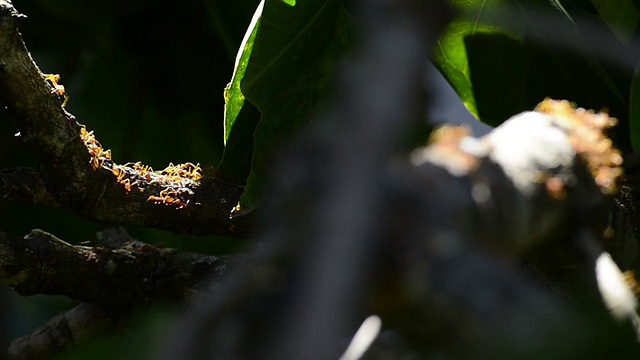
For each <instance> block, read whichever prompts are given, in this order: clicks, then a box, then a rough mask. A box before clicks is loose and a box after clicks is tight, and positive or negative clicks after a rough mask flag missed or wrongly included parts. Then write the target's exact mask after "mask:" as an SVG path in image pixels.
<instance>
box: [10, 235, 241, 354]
mask: <svg viewBox="0 0 640 360" xmlns="http://www.w3.org/2000/svg"><path fill="white" fill-rule="evenodd" d="M98 241H99V242H100V244H101V245H99V246H93V247H88V246H74V245H71V244H68V243H66V242H64V241H63V240H60V239H58V238H57V237H55V236H54V235H52V234H49V233H46V232H44V231H42V230H37V229H36V230H33V231H32V232H31V233H30V234H28V235H27V236H25V237H24V238H18V237H16V236H12V235H9V234H6V233H0V283H5V284H9V285H11V286H12V287H13V289H14V290H16V291H17V292H18V293H20V294H21V295H33V294H48V295H65V296H68V297H70V298H72V299H76V300H79V301H81V302H82V304H80V305H78V306H76V307H75V308H73V309H71V310H69V311H67V312H66V313H63V314H60V315H58V316H56V317H54V318H52V319H51V320H50V321H49V322H47V324H45V325H43V326H42V327H40V328H38V329H36V330H34V331H33V332H31V333H29V334H27V335H25V336H23V337H22V338H20V339H17V340H15V341H14V342H13V343H12V344H11V347H10V349H9V356H10V358H11V359H41V358H43V356H45V355H46V356H51V354H55V353H57V352H59V351H61V350H63V349H65V348H69V347H71V346H75V345H77V344H79V343H81V342H82V341H83V340H85V339H88V338H90V337H92V336H95V335H99V334H104V333H106V332H108V331H112V330H115V329H117V327H119V326H122V325H123V324H125V323H126V321H127V320H128V318H129V317H130V316H131V315H132V314H133V313H134V312H135V311H137V310H140V309H142V308H146V307H148V306H149V305H150V304H152V303H158V302H164V303H174V302H179V303H182V302H185V301H186V302H194V301H197V300H198V299H200V298H201V297H202V296H203V293H204V292H207V291H208V290H210V289H212V288H216V287H217V286H218V282H219V281H220V277H221V276H222V275H224V274H226V273H227V271H228V270H229V269H230V268H231V267H233V266H234V265H235V264H236V262H237V259H236V258H232V257H215V256H207V255H202V254H197V253H187V252H181V251H177V250H173V249H161V248H157V247H154V246H151V245H147V244H144V243H141V242H137V241H135V240H133V239H131V238H130V237H129V235H128V234H127V233H126V232H125V231H124V230H122V229H121V228H115V229H108V230H105V231H103V232H101V233H99V234H98Z"/></svg>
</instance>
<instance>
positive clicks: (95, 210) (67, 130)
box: [0, 0, 253, 237]
mask: <svg viewBox="0 0 640 360" xmlns="http://www.w3.org/2000/svg"><path fill="white" fill-rule="evenodd" d="M23 19H24V16H23V15H21V14H19V13H18V12H17V11H16V10H15V8H14V7H13V5H12V4H11V2H10V1H7V0H0V84H2V86H0V99H1V100H2V101H3V103H4V104H5V105H6V106H7V109H8V111H9V112H10V114H11V115H12V117H13V119H14V120H15V121H16V124H17V126H18V128H19V129H20V137H21V139H22V141H23V143H24V145H25V147H26V148H27V149H28V150H29V151H30V152H31V153H32V154H33V155H34V156H35V158H36V159H37V160H38V163H39V166H40V167H39V169H38V173H35V172H34V173H33V174H31V175H29V174H28V173H29V171H27V170H15V171H13V172H6V171H5V172H3V173H2V174H1V176H2V180H3V181H2V187H1V188H0V191H2V197H4V198H9V199H18V200H20V201H22V202H24V201H30V202H32V203H33V204H45V205H58V206H59V207H61V208H64V209H66V210H68V211H70V212H72V213H75V214H77V215H80V216H83V217H87V218H92V219H96V220H104V221H113V222H117V223H120V224H131V225H137V226H147V227H155V228H161V229H167V230H172V231H176V232H184V233H192V234H220V235H231V236H240V237H246V236H249V235H250V233H251V230H252V223H253V217H252V216H245V217H239V218H237V219H230V218H229V214H230V212H231V209H232V208H233V207H234V206H235V204H236V203H237V201H238V198H239V197H240V194H241V193H242V190H243V189H242V187H241V186H238V185H234V184H230V183H228V182H225V181H222V180H219V179H217V178H215V172H214V171H204V176H203V177H202V179H200V176H198V179H197V181H196V180H194V181H190V182H188V184H187V185H184V184H183V185H180V187H178V186H177V184H179V183H181V182H184V181H186V178H185V176H183V175H184V174H178V173H164V174H160V172H156V173H157V175H158V176H154V177H150V176H146V175H147V173H146V171H147V170H148V169H147V168H146V167H144V166H142V165H141V164H137V165H134V166H125V165H122V166H120V165H116V164H114V163H113V162H112V161H111V155H110V153H109V152H108V151H106V150H104V149H102V147H101V146H100V145H99V143H98V142H97V140H95V137H94V136H93V134H92V133H87V131H86V129H84V127H83V126H82V125H80V124H79V123H77V122H76V119H75V117H74V116H73V115H71V114H69V113H68V112H66V111H65V110H64V108H63V107H61V105H60V103H59V99H58V95H57V94H56V93H55V89H54V88H53V87H52V86H51V84H49V83H48V82H47V81H46V80H45V79H44V77H43V75H42V74H41V73H40V70H39V69H38V67H37V65H36V64H35V63H34V61H33V59H32V58H31V56H30V54H29V52H28V50H27V48H26V47H25V44H24V42H23V41H22V38H21V35H20V33H19V32H18V24H19V23H20V21H22V20H23ZM178 170H179V169H178ZM143 171H144V173H143ZM152 174H153V173H152ZM160 175H162V176H164V177H162V176H160ZM25 176H26V177H27V178H25ZM25 179H26V180H27V181H26V182H25V183H24V185H22V186H16V181H21V180H25ZM191 180H193V179H191ZM178 190H179V191H180V194H177V193H176V191H178ZM185 194H186V195H185ZM178 195H179V196H178ZM167 196H169V198H170V199H169V200H170V201H164V200H162V201H160V199H166V198H167ZM152 199H158V201H151V200H152ZM176 200H180V201H176ZM167 204H168V206H167Z"/></svg>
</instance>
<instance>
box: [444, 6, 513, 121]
mask: <svg viewBox="0 0 640 360" xmlns="http://www.w3.org/2000/svg"><path fill="white" fill-rule="evenodd" d="M452 3H453V5H454V6H456V7H457V8H459V9H461V10H464V11H465V12H466V14H467V15H466V16H465V18H463V19H460V20H456V21H454V22H452V23H451V24H450V25H449V26H448V27H447V29H446V31H445V32H444V33H443V34H442V36H441V37H440V39H439V40H438V42H437V46H436V49H435V52H434V56H433V60H434V63H435V65H436V67H438V69H439V70H440V72H442V74H443V75H444V76H445V78H446V79H447V80H448V81H449V83H450V84H451V86H452V87H453V89H454V90H455V91H456V93H457V94H458V96H459V97H460V100H462V103H463V104H464V106H465V107H466V108H467V109H468V110H469V112H470V113H471V114H472V115H473V116H475V117H476V118H480V117H479V114H478V108H477V104H476V99H475V97H474V96H473V86H472V83H471V74H470V71H469V61H468V58H467V51H466V47H465V43H464V39H465V37H467V36H470V35H476V34H483V33H484V34H491V33H499V32H500V31H501V30H500V29H499V28H498V27H496V26H490V25H486V24H484V23H483V19H484V18H485V16H490V14H489V13H490V12H491V11H492V10H493V8H494V6H496V5H498V4H500V3H501V1H500V0H483V1H477V0H458V1H453V2H452ZM470 19H473V20H470Z"/></svg>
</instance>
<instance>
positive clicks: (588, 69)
mask: <svg viewBox="0 0 640 360" xmlns="http://www.w3.org/2000/svg"><path fill="white" fill-rule="evenodd" d="M454 4H455V5H456V6H457V7H459V8H460V9H461V10H462V13H463V14H464V18H462V19H459V20H457V21H455V22H453V23H452V24H450V26H449V27H448V29H447V30H446V31H445V32H444V33H443V34H442V36H441V38H440V40H439V41H438V43H437V46H436V49H435V56H434V62H435V64H436V66H437V67H438V68H439V69H440V71H441V72H442V73H443V75H444V76H445V78H446V79H447V80H448V81H449V83H450V84H451V85H452V87H453V88H454V90H455V91H456V92H457V93H458V95H459V96H460V98H461V100H462V101H463V103H464V104H465V105H466V106H467V108H468V109H469V111H470V112H471V113H472V114H473V115H475V116H476V117H477V118H478V119H479V120H481V121H482V122H484V123H487V124H489V125H493V126H495V125H499V124H500V123H502V122H503V121H505V120H506V119H507V118H508V117H509V116H511V115H513V114H517V113H519V112H521V111H525V110H530V109H532V108H533V107H534V106H535V105H536V104H537V103H538V102H540V101H541V100H542V99H544V98H545V97H552V98H557V99H567V100H570V101H573V102H576V103H577V104H579V105H580V106H583V107H586V108H592V109H603V108H606V109H608V110H610V113H611V114H612V115H613V116H616V117H617V118H618V119H620V120H621V122H622V123H624V121H626V119H627V116H628V110H629V109H628V103H627V99H628V95H629V89H630V78H629V75H628V74H627V73H626V71H625V69H620V68H616V67H615V66H607V65H606V64H604V63H601V62H600V61H599V59H598V58H596V57H594V55H593V54H592V53H590V52H589V51H586V50H584V48H580V47H578V46H577V47H575V48H574V47H572V46H565V47H560V46H557V45H556V46H553V45H547V44H545V43H544V42H543V41H542V40H541V38H540V37H539V36H531V37H530V36H529V33H524V34H523V35H521V34H522V33H523V32H522V31H521V28H522V27H523V26H526V25H531V27H530V29H533V30H535V29H534V27H535V25H536V24H537V23H533V22H532V21H538V23H540V18H536V16H538V15H535V13H534V14H533V15H532V16H528V15H529V14H528V13H527V12H528V11H529V10H530V9H531V10H535V12H537V13H539V12H540V9H539V8H536V7H535V6H534V5H535V4H536V1H533V0H532V1H528V2H525V3H522V4H521V6H520V7H518V8H517V9H518V11H517V12H516V11H515V10H514V8H504V7H502V6H503V5H502V4H501V3H499V2H498V1H470V0H469V1H456V2H454ZM505 5H506V3H505ZM544 5H545V6H546V10H550V9H551V10H553V11H559V12H560V13H562V14H563V15H564V16H563V17H565V18H566V21H564V22H560V23H556V24H555V25H554V27H555V29H553V31H554V33H557V34H558V36H562V37H564V39H563V40H562V42H564V43H567V44H572V43H580V42H584V41H593V40H591V39H583V38H580V35H579V34H580V32H579V31H578V28H577V26H576V24H575V23H574V22H573V21H572V19H571V15H570V14H569V13H568V12H566V11H565V10H564V8H562V6H561V4H560V3H559V2H558V1H555V2H552V3H551V4H550V3H549V2H545V4H544ZM554 7H555V9H554ZM503 10H507V11H506V12H502V11H503ZM543 10H544V9H543ZM505 16H509V17H508V18H506V20H503V19H505ZM498 21H499V23H500V24H504V26H505V27H508V28H509V29H512V30H511V31H510V32H507V31H506V30H503V29H501V28H499V27H496V26H490V25H491V24H496V23H497V22H498ZM514 24H517V25H519V26H514ZM541 26H544V25H541ZM601 26H602V29H604V32H603V33H604V34H605V36H604V38H603V39H600V40H598V41H615V40H614V39H613V35H611V38H610V39H609V38H606V35H607V34H609V31H608V30H607V29H606V28H605V25H604V23H603V24H602V25H601ZM534 34H535V32H534ZM591 45H592V46H597V43H593V42H592V43H591ZM620 128H621V127H618V129H616V130H614V131H615V133H614V134H613V137H614V139H615V141H616V146H619V147H620V148H623V149H624V148H626V147H628V145H629V138H628V134H624V133H622V132H621V131H620Z"/></svg>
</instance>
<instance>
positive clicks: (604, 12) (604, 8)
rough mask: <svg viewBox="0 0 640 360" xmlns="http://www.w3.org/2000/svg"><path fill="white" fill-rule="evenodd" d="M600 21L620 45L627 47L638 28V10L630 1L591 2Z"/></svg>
mask: <svg viewBox="0 0 640 360" xmlns="http://www.w3.org/2000/svg"><path fill="white" fill-rule="evenodd" d="M591 3H592V4H593V6H594V7H595V8H596V10H597V11H598V14H599V15H600V17H601V18H602V20H603V21H604V22H605V23H606V24H607V26H608V27H609V29H611V32H612V33H613V34H614V35H615V36H616V38H618V40H620V42H621V43H623V44H625V45H629V43H630V42H631V40H632V39H633V36H634V33H635V31H636V29H637V28H638V20H639V19H638V10H637V9H636V7H635V6H634V5H633V1H631V0H616V1H611V0H591Z"/></svg>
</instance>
